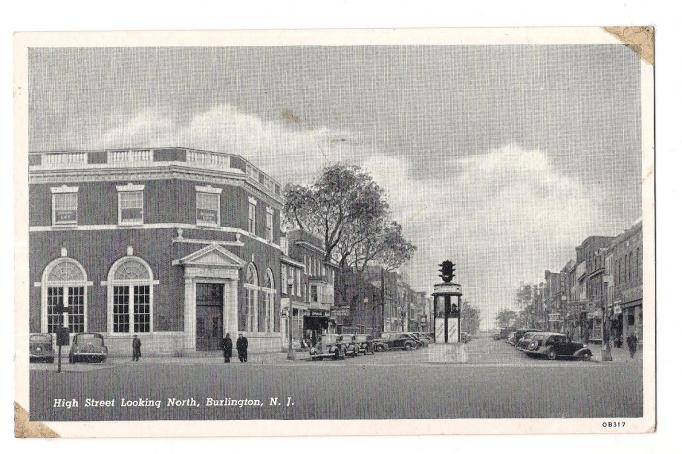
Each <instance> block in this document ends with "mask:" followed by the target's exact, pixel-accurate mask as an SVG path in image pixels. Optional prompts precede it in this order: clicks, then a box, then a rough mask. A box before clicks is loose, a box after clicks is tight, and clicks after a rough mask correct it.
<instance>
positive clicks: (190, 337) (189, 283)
mask: <svg viewBox="0 0 682 454" xmlns="http://www.w3.org/2000/svg"><path fill="white" fill-rule="evenodd" d="M185 272H186V270H185ZM196 324H197V308H196V301H195V295H194V279H192V278H191V277H188V276H185V349H187V350H192V351H193V350H195V349H196Z"/></svg>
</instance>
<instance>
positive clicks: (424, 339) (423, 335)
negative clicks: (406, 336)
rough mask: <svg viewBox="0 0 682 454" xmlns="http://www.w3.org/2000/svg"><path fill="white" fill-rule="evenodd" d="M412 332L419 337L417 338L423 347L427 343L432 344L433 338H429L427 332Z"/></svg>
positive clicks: (427, 344)
mask: <svg viewBox="0 0 682 454" xmlns="http://www.w3.org/2000/svg"><path fill="white" fill-rule="evenodd" d="M414 334H416V335H417V337H418V338H419V340H421V341H422V343H423V345H424V346H425V347H428V346H429V344H433V339H431V337H430V336H429V335H428V334H426V333H421V332H420V333H414Z"/></svg>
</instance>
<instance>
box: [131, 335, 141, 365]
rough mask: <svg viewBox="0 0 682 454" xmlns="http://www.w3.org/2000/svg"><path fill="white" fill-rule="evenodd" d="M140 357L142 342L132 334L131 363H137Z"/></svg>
mask: <svg viewBox="0 0 682 454" xmlns="http://www.w3.org/2000/svg"><path fill="white" fill-rule="evenodd" d="M140 356H142V341H141V340H140V338H139V337H137V334H133V361H139V360H140Z"/></svg>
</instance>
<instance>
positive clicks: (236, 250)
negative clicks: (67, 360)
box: [28, 148, 430, 355]
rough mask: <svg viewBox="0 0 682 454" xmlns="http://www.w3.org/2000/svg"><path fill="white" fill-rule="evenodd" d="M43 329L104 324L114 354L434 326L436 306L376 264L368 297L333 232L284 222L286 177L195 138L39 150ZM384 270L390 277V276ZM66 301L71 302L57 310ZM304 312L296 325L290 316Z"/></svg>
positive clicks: (34, 163)
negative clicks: (327, 244)
mask: <svg viewBox="0 0 682 454" xmlns="http://www.w3.org/2000/svg"><path fill="white" fill-rule="evenodd" d="M28 179H29V181H28V190H29V192H28V199H29V279H30V282H29V283H28V285H29V286H30V291H29V297H30V301H29V323H30V332H31V333H54V332H55V331H56V328H57V326H58V325H59V324H60V323H62V322H64V317H65V318H66V322H67V325H68V327H69V330H70V331H71V333H78V332H99V333H102V334H104V336H105V338H106V343H107V345H108V347H109V349H110V351H111V352H112V353H122V354H123V353H125V354H127V353H129V350H130V343H131V339H132V336H133V335H138V336H139V337H140V338H141V339H142V342H143V345H144V348H145V351H147V352H150V353H156V354H168V355H181V354H188V353H192V352H197V351H210V350H218V349H219V348H220V341H221V339H222V337H223V336H224V334H225V333H226V332H229V333H231V334H232V335H233V336H235V337H236V334H237V333H243V334H245V335H246V336H247V337H248V338H249V347H250V349H251V350H253V351H278V350H280V349H281V348H282V347H283V345H285V344H286V342H287V340H288V336H289V331H290V330H291V332H292V336H293V337H294V338H295V339H297V340H298V339H300V338H305V337H312V336H315V335H317V334H320V333H322V332H329V331H335V332H350V331H352V332H368V333H377V332H381V331H386V330H417V329H426V327H428V326H430V325H429V319H424V315H425V314H428V307H429V305H428V304H426V302H427V298H426V296H425V295H423V294H418V293H417V292H414V291H412V290H411V289H410V288H409V286H407V285H406V284H405V283H404V282H402V281H401V280H400V278H399V275H398V274H397V273H388V272H385V273H384V272H383V271H382V272H379V271H378V269H375V270H373V271H372V272H370V274H369V275H370V278H369V279H368V280H366V281H363V284H362V289H363V294H364V295H365V296H364V297H363V298H362V299H361V300H360V302H359V303H357V302H354V304H349V303H347V302H345V301H343V300H339V301H336V304H335V298H338V295H339V293H338V292H337V291H335V288H336V287H337V285H335V284H336V283H338V282H339V281H340V279H342V277H341V276H340V273H339V269H338V266H337V265H335V264H334V263H333V262H332V261H329V260H325V250H324V244H323V241H322V240H321V239H319V238H317V237H315V236H313V235H311V234H309V233H307V232H304V231H301V230H293V231H290V232H286V233H285V232H282V231H281V228H280V225H281V222H280V217H281V210H282V207H283V204H284V200H283V195H282V188H281V185H280V184H279V183H278V182H277V181H276V180H274V179H273V178H271V177H270V176H269V175H267V174H266V173H264V172H262V171H261V170H260V169H258V168H257V167H255V166H254V165H252V164H251V163H250V162H249V161H248V160H246V159H244V158H243V157H241V156H238V155H234V154H225V153H217V152H210V151H204V150H195V149H189V148H154V149H117V150H100V151H64V152H41V153H31V154H29V173H28ZM379 274H380V275H381V278H379V277H378V276H379ZM60 304H63V305H65V306H66V308H67V310H68V312H67V313H66V314H60V313H58V312H57V308H58V307H60ZM289 320H291V326H289Z"/></svg>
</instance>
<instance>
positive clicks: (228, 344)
mask: <svg viewBox="0 0 682 454" xmlns="http://www.w3.org/2000/svg"><path fill="white" fill-rule="evenodd" d="M237 348H239V343H237ZM223 358H224V359H225V362H226V363H229V362H230V358H232V339H230V333H227V334H225V338H224V339H223Z"/></svg>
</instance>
